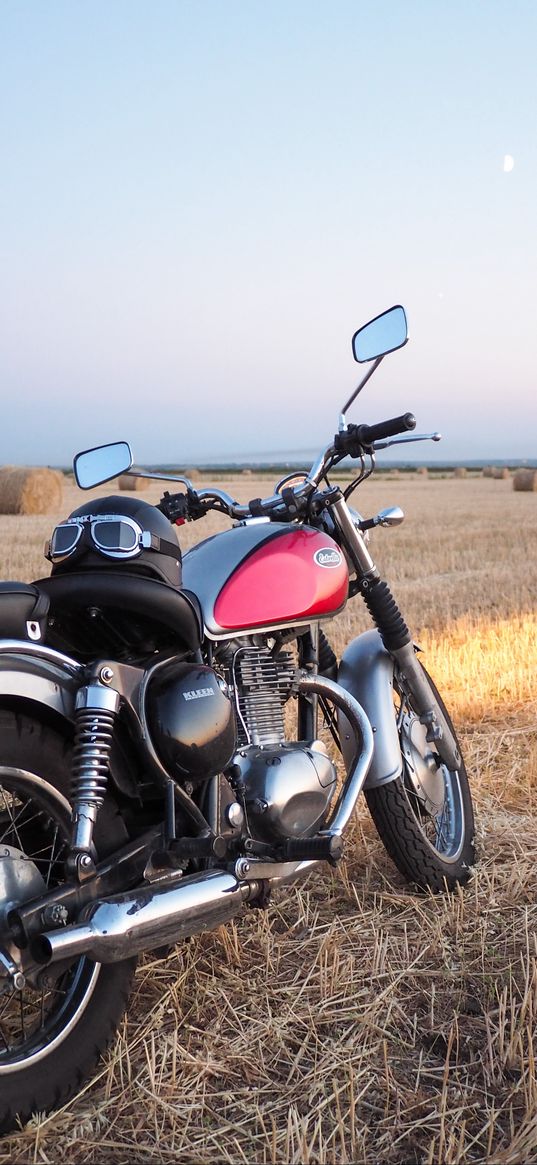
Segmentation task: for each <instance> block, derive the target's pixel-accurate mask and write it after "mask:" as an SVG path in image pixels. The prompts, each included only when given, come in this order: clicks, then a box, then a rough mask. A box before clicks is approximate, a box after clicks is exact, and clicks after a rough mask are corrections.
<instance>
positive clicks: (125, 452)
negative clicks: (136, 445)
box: [73, 441, 132, 489]
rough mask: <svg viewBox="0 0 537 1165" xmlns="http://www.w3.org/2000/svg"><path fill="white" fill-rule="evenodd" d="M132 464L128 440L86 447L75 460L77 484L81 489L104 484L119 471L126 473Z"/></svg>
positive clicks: (74, 467)
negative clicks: (90, 447) (94, 447)
mask: <svg viewBox="0 0 537 1165" xmlns="http://www.w3.org/2000/svg"><path fill="white" fill-rule="evenodd" d="M131 465H132V453H131V448H130V445H128V444H127V442H126V441H116V442H114V444H113V445H99V446H98V447H97V448H96V449H85V450H84V452H83V453H77V455H76V457H75V459H74V461H73V469H74V471H75V480H76V484H77V485H79V486H80V488H81V489H92V488H93V486H94V485H102V483H103V482H104V481H110V480H111V479H112V478H113V477H117V476H118V474H119V473H126V471H127V470H128V469H130V467H131Z"/></svg>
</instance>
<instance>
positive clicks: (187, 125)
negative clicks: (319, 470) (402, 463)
mask: <svg viewBox="0 0 537 1165" xmlns="http://www.w3.org/2000/svg"><path fill="white" fill-rule="evenodd" d="M536 43H537V4H536V3H535V0H509V3H507V0H501V2H498V0H449V3H448V2H447V0H442V2H440V0H427V2H425V0H405V2H404V3H402V2H401V0H376V2H375V3H374V4H371V3H370V2H369V3H365V0H329V2H325V0H143V2H142V0H83V2H82V0H0V141H1V156H2V166H1V177H0V321H1V323H0V393H1V401H2V423H1V425H0V464H6V463H9V464H51V465H54V464H60V465H67V464H69V462H70V461H71V459H72V456H73V454H74V453H75V452H76V451H77V450H79V449H84V448H88V447H90V446H93V445H97V444H100V443H105V442H107V441H114V440H118V439H126V440H128V441H130V443H131V446H132V449H133V452H134V456H135V460H136V461H137V462H139V463H145V464H150V463H154V464H158V463H164V462H168V463H175V464H184V463H189V462H190V463H194V464H195V463H196V461H199V460H205V461H206V460H210V459H213V460H226V458H235V457H240V458H241V459H247V458H248V457H249V456H252V457H254V458H255V455H256V454H257V453H259V451H261V450H271V451H282V453H285V452H286V451H287V450H290V449H293V450H306V449H312V450H313V449H317V448H321V447H323V446H324V445H326V444H327V443H328V442H329V440H330V438H331V436H332V435H333V433H334V432H335V430H336V428H337V419H338V413H339V410H340V408H341V407H342V404H343V402H344V401H345V400H346V399H347V398H348V396H349V395H350V393H351V391H352V388H353V386H354V385H355V384H356V383H357V382H358V380H359V379H360V375H361V371H360V366H359V365H357V364H356V363H355V362H354V360H353V358H352V352H351V337H352V334H353V332H354V331H355V330H356V329H357V328H358V327H359V326H360V325H361V324H364V323H365V322H366V321H367V320H368V319H370V318H372V317H373V316H375V315H377V314H378V313H379V312H381V311H383V310H384V309H385V308H388V307H390V306H391V305H392V304H395V303H402V304H404V306H405V308H406V311H407V315H408V320H409V336H410V338H409V343H408V344H407V345H406V347H405V348H403V349H401V350H400V351H399V352H396V353H393V354H392V355H390V356H388V357H386V358H385V360H384V361H383V362H382V364H381V366H380V367H379V369H378V371H377V372H376V373H375V375H374V377H373V378H372V380H371V381H370V382H369V383H368V384H367V386H366V387H365V388H364V390H363V393H362V394H361V395H360V396H359V397H358V399H357V401H356V402H355V403H354V405H353V406H352V409H351V410H350V412H349V416H348V419H349V420H352V421H357V422H358V421H366V422H367V423H373V422H375V421H379V420H383V419H385V418H386V417H390V416H394V415H399V414H401V413H404V412H406V411H408V410H410V411H412V412H414V414H415V415H416V418H417V422H418V424H417V430H416V431H419V432H431V431H434V430H440V431H441V432H442V433H443V438H444V439H443V441H442V443H441V444H440V445H432V444H430V445H426V444H419V445H416V446H410V447H408V448H405V449H403V447H396V448H395V449H394V450H393V456H396V455H397V456H401V453H402V452H403V453H404V455H405V457H407V456H408V457H409V458H410V456H411V454H412V450H414V451H415V456H416V457H417V458H420V459H422V458H424V457H427V458H430V460H431V461H434V460H435V459H436V460H439V459H440V460H454V459H462V460H464V459H465V458H467V459H470V458H485V459H491V460H494V459H499V458H507V459H508V458H524V457H530V458H531V457H535V456H536V455H537V404H536V392H535V379H536V377H535V355H534V336H535V324H534V319H535V315H536V312H537V242H536V240H537V232H536V225H535V217H536V207H537V198H536V195H537V134H536V129H535V127H536V124H537V80H536V78H537V70H536V69H535V49H536Z"/></svg>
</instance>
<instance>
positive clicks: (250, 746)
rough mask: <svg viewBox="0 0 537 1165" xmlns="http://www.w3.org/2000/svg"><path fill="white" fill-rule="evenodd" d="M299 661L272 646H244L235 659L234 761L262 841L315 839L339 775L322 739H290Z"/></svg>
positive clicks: (255, 831) (252, 827)
mask: <svg viewBox="0 0 537 1165" xmlns="http://www.w3.org/2000/svg"><path fill="white" fill-rule="evenodd" d="M295 669H296V665H295V661H294V659H293V656H292V654H291V653H290V652H282V651H280V652H279V653H278V654H277V655H274V654H273V652H272V651H271V650H270V648H269V647H268V646H265V645H263V644H262V645H252V644H248V645H245V644H242V645H241V646H240V647H238V648H237V650H236V651H235V653H234V655H233V659H232V661H231V667H230V682H231V684H232V687H233V691H234V693H235V704H236V711H237V720H238V724H239V748H238V750H237V752H236V754H235V756H234V758H233V759H234V763H235V764H236V765H238V767H239V768H240V772H241V780H242V784H243V786H244V789H245V794H244V796H245V804H246V812H247V817H248V824H249V827H250V830H251V833H252V835H253V836H254V837H256V838H257V839H259V840H261V841H272V842H274V841H283V840H285V839H286V838H298V837H311V836H312V834H314V833H316V832H317V831H318V829H319V828H321V827H322V824H323V820H324V818H325V816H326V813H327V811H328V807H329V805H330V801H331V799H332V796H333V793H334V790H335V786H336V780H337V773H336V769H335V767H334V765H333V764H332V762H331V760H330V759H329V757H328V755H327V750H326V747H325V746H324V744H323V743H322V742H321V741H313V742H312V743H311V744H309V743H306V742H303V741H291V742H289V741H286V739H285V704H286V702H287V700H288V699H289V697H290V695H291V685H292V681H293V677H294V674H295Z"/></svg>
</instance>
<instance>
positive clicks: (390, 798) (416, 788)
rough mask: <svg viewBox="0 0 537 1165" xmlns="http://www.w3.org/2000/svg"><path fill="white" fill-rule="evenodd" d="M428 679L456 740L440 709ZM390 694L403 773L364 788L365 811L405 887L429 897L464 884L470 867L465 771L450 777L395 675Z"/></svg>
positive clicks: (470, 813)
mask: <svg viewBox="0 0 537 1165" xmlns="http://www.w3.org/2000/svg"><path fill="white" fill-rule="evenodd" d="M424 670H425V669H424ZM427 678H428V680H429V683H430V684H431V687H432V689H433V691H434V693H435V696H436V699H437V700H438V703H439V705H440V708H441V709H442V712H443V714H444V716H445V718H446V720H447V723H448V725H449V727H450V729H451V731H452V732H453V734H454V736H455V737H456V733H455V730H454V728H453V724H452V722H451V719H450V716H449V714H448V712H447V710H446V707H445V704H444V703H443V700H442V699H441V697H440V695H439V694H438V691H437V690H436V688H435V686H434V684H433V682H432V680H431V678H430V676H428V677H427ZM394 695H395V699H396V707H395V712H396V716H397V721H398V731H399V740H400V744H401V755H402V762H403V771H402V774H401V776H400V777H398V778H397V779H396V780H394V781H390V782H388V784H386V785H380V786H377V787H375V788H372V789H366V790H365V798H366V802H367V806H368V809H369V812H370V813H371V816H372V818H373V821H374V823H375V826H376V829H377V832H378V834H379V836H380V838H381V840H382V843H383V845H384V847H385V849H386V850H387V852H388V853H389V855H390V857H391V858H392V860H393V861H394V862H395V865H396V866H397V868H398V869H399V870H400V872H401V873H402V874H403V876H404V877H405V878H406V879H407V880H408V881H409V882H414V883H416V884H417V885H418V886H420V887H421V888H422V889H424V890H432V891H433V892H438V891H442V890H446V889H447V890H454V889H455V887H456V886H459V885H463V884H464V883H465V882H467V881H468V878H469V877H470V874H471V868H472V866H473V865H474V862H475V847H474V814H473V807H472V797H471V793H470V786H469V782H468V774H467V772H466V767H465V764H464V761H463V760H461V764H460V767H459V769H458V771H457V772H450V770H449V769H448V768H447V766H446V765H445V764H443V763H442V761H441V759H440V757H439V755H438V753H437V750H436V748H435V745H434V744H431V743H429V742H428V741H427V740H426V730H425V728H424V726H423V725H422V724H421V723H420V720H419V717H418V715H417V714H416V712H415V711H414V710H413V708H412V707H411V705H410V703H409V701H408V700H407V699H406V697H405V695H404V693H403V691H402V689H401V687H400V685H399V684H398V682H397V676H394ZM457 743H458V741H457ZM459 751H460V745H459Z"/></svg>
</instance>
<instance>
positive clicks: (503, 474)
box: [492, 465, 511, 481]
mask: <svg viewBox="0 0 537 1165" xmlns="http://www.w3.org/2000/svg"><path fill="white" fill-rule="evenodd" d="M492 476H493V477H494V478H495V480H496V481H507V478H509V477H510V476H511V474H510V473H509V470H508V468H507V466H506V465H504V466H503V467H502V468H501V469H500V468H499V467H498V466H496V465H495V466H494V469H493V470H492Z"/></svg>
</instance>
